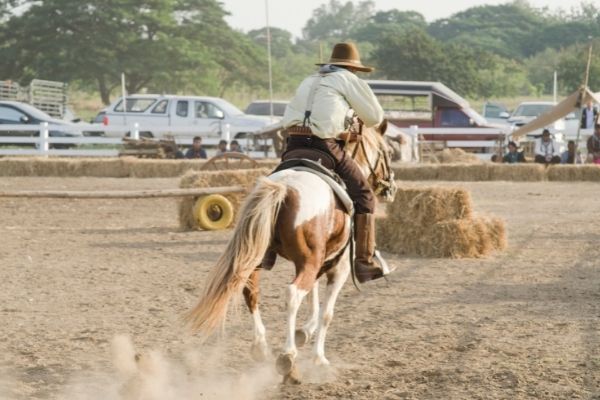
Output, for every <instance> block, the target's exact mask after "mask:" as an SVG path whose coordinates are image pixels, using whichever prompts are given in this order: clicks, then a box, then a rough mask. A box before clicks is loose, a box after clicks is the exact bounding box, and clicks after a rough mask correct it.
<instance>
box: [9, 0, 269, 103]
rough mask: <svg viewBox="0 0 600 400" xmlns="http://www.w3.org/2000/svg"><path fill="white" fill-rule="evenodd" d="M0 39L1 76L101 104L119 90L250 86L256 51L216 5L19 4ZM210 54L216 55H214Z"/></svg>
mask: <svg viewBox="0 0 600 400" xmlns="http://www.w3.org/2000/svg"><path fill="white" fill-rule="evenodd" d="M22 3H23V4H24V5H26V6H27V7H28V8H27V9H26V11H24V12H23V13H22V14H19V15H11V16H10V18H9V19H8V21H7V22H6V24H5V25H4V26H3V27H2V30H1V32H2V33H0V34H2V35H3V36H4V37H5V38H7V44H5V45H3V46H1V47H0V72H2V75H8V76H11V77H13V78H17V79H19V80H21V81H26V80H28V79H30V78H31V77H33V76H42V77H47V78H50V79H57V80H64V81H73V80H80V81H82V82H86V83H88V84H91V83H92V82H93V83H94V84H95V85H96V86H97V88H98V91H99V92H100V96H101V99H102V101H103V102H104V103H108V102H109V101H110V92H111V90H112V89H113V88H114V87H115V86H117V85H118V84H119V81H120V75H121V72H124V73H125V74H126V77H127V80H126V82H127V90H128V91H129V92H130V93H134V92H138V91H139V90H141V89H142V88H148V89H150V90H152V89H162V90H168V91H177V90H186V89H189V88H193V89H201V90H202V92H203V93H207V94H218V93H222V92H223V91H224V90H226V89H227V88H228V87H231V86H232V85H234V84H235V82H241V81H252V71H253V69H252V68H251V67H249V66H248V64H254V65H256V64H259V63H260V59H261V54H260V49H258V48H257V47H256V46H254V45H253V44H252V43H251V42H250V41H249V40H248V39H247V38H246V37H244V36H243V35H241V34H239V33H237V32H234V31H233V30H232V29H231V28H230V27H229V26H228V25H227V24H226V23H225V21H224V16H225V15H226V13H225V11H224V10H223V9H222V7H221V5H220V3H219V2H217V1H216V0H129V1H126V2H124V1H122V0H104V1H102V2H99V1H94V0H45V1H43V2H37V1H33V0H23V1H22ZM214 49H220V50H219V51H215V50H214Z"/></svg>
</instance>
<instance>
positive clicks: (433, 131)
mask: <svg viewBox="0 0 600 400" xmlns="http://www.w3.org/2000/svg"><path fill="white" fill-rule="evenodd" d="M406 132H407V133H408V134H409V135H410V136H411V138H412V146H413V154H419V145H420V144H433V143H442V145H443V147H444V148H463V149H466V150H467V151H468V150H474V149H481V150H480V151H477V152H475V153H474V154H475V155H476V156H478V157H479V158H481V159H484V160H489V159H490V158H491V157H492V155H493V154H494V153H495V152H496V151H497V150H498V145H500V144H502V145H504V144H505V143H504V142H505V141H506V137H507V135H508V133H509V131H506V130H504V129H501V128H421V127H419V126H417V125H412V126H411V127H410V128H409V129H408V130H407V131H406ZM424 135H428V136H434V137H435V136H443V139H433V140H423V136H424ZM465 136H468V137H470V138H474V139H469V140H465V139H464V137H465ZM477 136H481V140H480V139H478V138H477ZM490 137H492V138H494V140H490Z"/></svg>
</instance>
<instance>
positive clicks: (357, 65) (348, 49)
mask: <svg viewBox="0 0 600 400" xmlns="http://www.w3.org/2000/svg"><path fill="white" fill-rule="evenodd" d="M326 64H331V65H339V66H341V67H352V68H354V69H356V70H358V71H362V72H371V71H373V70H374V69H375V68H373V67H367V66H364V65H362V63H361V62H360V55H359V54H358V49H357V48H356V45H355V44H354V43H338V44H336V45H335V46H334V47H333V51H332V52H331V58H330V59H329V61H328V62H326V63H319V64H317V65H326Z"/></svg>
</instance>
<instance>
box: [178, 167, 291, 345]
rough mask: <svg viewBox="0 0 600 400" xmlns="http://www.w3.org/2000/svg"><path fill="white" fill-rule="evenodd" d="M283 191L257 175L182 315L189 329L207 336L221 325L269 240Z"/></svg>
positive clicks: (257, 263) (265, 249) (276, 183)
mask: <svg viewBox="0 0 600 400" xmlns="http://www.w3.org/2000/svg"><path fill="white" fill-rule="evenodd" d="M286 191H287V188H286V186H285V185H284V184H282V183H279V182H274V181H272V180H270V179H267V178H261V180H260V181H259V182H258V184H257V185H256V187H255V188H254V190H253V191H252V193H250V195H249V196H248V197H247V198H246V201H245V202H244V205H243V206H242V208H241V210H240V213H239V215H240V216H239V218H238V223H237V225H236V227H235V230H234V233H233V237H232V238H231V239H230V240H229V243H228V244H227V248H226V249H225V252H224V253H223V254H222V255H221V257H220V258H219V260H218V261H217V263H216V265H215V266H214V267H213V268H212V270H211V271H210V273H209V275H208V277H207V281H206V284H205V285H204V290H203V292H202V294H201V296H200V301H199V302H198V304H197V305H196V306H195V307H194V308H193V309H192V310H190V311H189V312H188V314H187V315H186V316H185V319H186V321H187V322H188V323H189V324H190V326H191V328H192V330H193V331H195V332H196V331H200V332H201V333H202V334H204V335H205V336H208V335H210V334H211V333H213V332H214V331H215V329H216V328H217V327H219V326H222V325H223V323H224V321H225V316H226V314H227V308H228V305H229V301H230V300H231V298H232V296H234V295H235V294H238V293H240V292H241V290H242V289H243V288H244V286H245V284H246V281H247V280H248V277H249V276H250V274H251V273H252V271H254V269H256V267H257V266H258V265H260V263H261V261H262V259H263V257H264V255H265V253H266V251H267V249H268V246H269V244H270V243H271V237H272V234H273V229H274V225H275V221H276V219H277V215H278V213H279V208H280V206H281V204H282V203H283V200H284V199H285V196H286Z"/></svg>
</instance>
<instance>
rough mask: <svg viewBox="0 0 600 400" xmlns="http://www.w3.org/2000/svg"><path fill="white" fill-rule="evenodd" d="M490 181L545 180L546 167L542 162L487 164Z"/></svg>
mask: <svg viewBox="0 0 600 400" xmlns="http://www.w3.org/2000/svg"><path fill="white" fill-rule="evenodd" d="M488 170H489V178H490V180H492V181H516V182H533V181H544V180H546V168H545V167H544V166H543V165H542V164H525V163H520V164H496V163H491V164H488Z"/></svg>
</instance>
